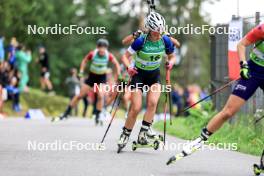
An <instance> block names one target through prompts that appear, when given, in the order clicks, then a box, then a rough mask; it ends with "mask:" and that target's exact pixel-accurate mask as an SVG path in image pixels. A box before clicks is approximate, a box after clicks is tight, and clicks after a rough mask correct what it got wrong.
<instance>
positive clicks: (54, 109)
mask: <svg viewBox="0 0 264 176" xmlns="http://www.w3.org/2000/svg"><path fill="white" fill-rule="evenodd" d="M68 103H69V98H67V97H63V96H58V95H55V96H50V95H48V94H47V93H45V92H43V91H40V90H38V89H30V91H29V93H23V94H22V95H21V96H20V104H21V106H22V111H21V112H19V113H16V112H14V111H13V110H12V102H11V101H7V102H5V104H4V112H5V113H6V114H7V116H10V117H24V116H25V114H26V112H27V111H28V109H41V110H42V112H43V113H44V114H45V116H47V117H53V116H58V115H60V114H61V113H62V112H64V111H65V109H66V107H67V105H68ZM82 110H83V103H82V102H80V103H79V115H81V114H82ZM91 114H92V106H91V105H90V106H89V107H88V110H87V114H86V115H87V117H90V118H91ZM124 116H125V111H124V110H123V109H122V108H120V109H119V110H118V111H117V113H116V117H124Z"/></svg>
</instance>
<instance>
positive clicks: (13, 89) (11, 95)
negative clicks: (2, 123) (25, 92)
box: [6, 76, 21, 112]
mask: <svg viewBox="0 0 264 176" xmlns="http://www.w3.org/2000/svg"><path fill="white" fill-rule="evenodd" d="M6 90H7V94H8V99H9V100H12V101H13V110H14V111H16V112H20V111H21V107H20V104H19V95H20V94H19V92H20V91H19V88H18V79H17V77H15V76H13V77H12V78H11V80H10V84H9V85H8V86H6Z"/></svg>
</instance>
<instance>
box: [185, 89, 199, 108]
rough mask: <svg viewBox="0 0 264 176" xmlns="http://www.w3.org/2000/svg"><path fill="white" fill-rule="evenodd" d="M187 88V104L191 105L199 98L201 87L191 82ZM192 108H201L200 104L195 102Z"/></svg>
mask: <svg viewBox="0 0 264 176" xmlns="http://www.w3.org/2000/svg"><path fill="white" fill-rule="evenodd" d="M187 89H188V92H189V97H188V100H187V101H188V106H191V105H193V104H194V103H196V102H197V101H199V100H200V94H201V88H200V87H199V86H198V85H197V84H191V85H189V86H188V87H187ZM193 108H196V109H201V104H197V105H195V106H194V107H193Z"/></svg>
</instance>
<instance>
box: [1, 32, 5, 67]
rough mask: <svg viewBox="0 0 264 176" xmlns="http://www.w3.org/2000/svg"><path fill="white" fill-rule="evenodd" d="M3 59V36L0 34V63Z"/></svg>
mask: <svg viewBox="0 0 264 176" xmlns="http://www.w3.org/2000/svg"><path fill="white" fill-rule="evenodd" d="M4 59H5V48H4V36H1V35H0V64H1V63H2V62H3V61H4Z"/></svg>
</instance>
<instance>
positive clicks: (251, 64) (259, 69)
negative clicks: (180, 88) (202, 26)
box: [167, 24, 264, 164]
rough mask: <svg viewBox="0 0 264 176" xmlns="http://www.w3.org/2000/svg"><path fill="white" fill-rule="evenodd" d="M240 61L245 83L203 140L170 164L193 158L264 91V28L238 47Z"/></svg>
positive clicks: (216, 117)
mask: <svg viewBox="0 0 264 176" xmlns="http://www.w3.org/2000/svg"><path fill="white" fill-rule="evenodd" d="M252 44H255V46H254V48H253V49H252V51H251V52H250V60H249V61H247V60H246V47H247V46H250V45H252ZM237 49H238V56H239V58H240V66H241V69H240V75H241V79H240V80H239V82H238V83H237V85H236V86H235V87H234V90H233V92H232V95H230V97H229V99H228V101H227V103H226V105H225V106H224V108H223V109H222V110H221V111H220V112H219V113H218V114H216V115H215V116H214V117H213V118H212V120H211V121H210V122H209V123H208V125H207V127H206V128H204V129H202V132H201V135H200V137H198V138H197V139H195V140H194V141H192V142H190V143H189V144H188V145H186V146H185V147H184V149H183V152H182V153H181V154H178V155H175V156H173V157H171V158H170V160H169V161H168V163H167V164H170V163H172V162H173V161H176V160H178V159H181V158H182V157H184V156H187V155H190V154H191V153H193V152H194V151H196V150H197V149H199V148H201V147H202V145H203V143H204V142H205V141H206V140H207V139H208V138H209V137H210V136H211V135H212V134H213V133H214V132H216V131H217V130H218V129H219V128H221V126H222V125H223V124H224V122H226V121H227V120H228V119H230V118H231V117H233V116H234V115H235V114H236V113H237V112H238V111H239V109H240V108H241V107H242V106H243V105H244V104H245V103H246V101H247V100H248V99H249V98H250V97H251V96H252V95H253V94H254V93H255V91H256V90H257V88H258V87H260V88H262V89H264V24H262V25H259V26H257V27H255V28H254V29H252V30H251V31H250V32H249V33H248V34H247V35H246V36H245V37H244V38H243V39H242V40H241V41H240V42H239V43H238V45H237Z"/></svg>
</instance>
